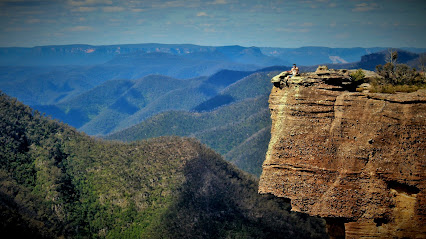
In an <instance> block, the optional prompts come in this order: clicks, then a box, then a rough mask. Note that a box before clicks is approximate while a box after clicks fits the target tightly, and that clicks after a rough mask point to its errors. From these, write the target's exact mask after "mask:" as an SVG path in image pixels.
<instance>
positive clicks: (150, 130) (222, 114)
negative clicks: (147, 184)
mask: <svg viewBox="0 0 426 239" xmlns="http://www.w3.org/2000/svg"><path fill="white" fill-rule="evenodd" d="M265 82H266V83H267V84H269V87H270V83H269V82H268V81H265ZM267 102H268V101H267V96H266V95H263V96H259V97H257V98H252V99H245V100H242V101H240V102H237V103H234V104H231V105H227V106H224V107H220V108H218V109H216V110H214V111H210V112H203V113H190V112H183V111H169V112H165V113H162V114H159V115H156V116H154V117H152V118H149V119H147V120H145V121H144V122H142V123H140V124H137V125H135V126H133V127H130V128H128V129H125V130H123V131H120V132H117V133H114V134H112V135H109V136H107V137H106V139H112V140H122V141H135V140H141V139H148V138H153V137H159V136H167V135H169V136H170V135H177V136H188V137H196V138H197V139H199V140H200V141H201V142H202V143H204V144H206V145H207V146H209V147H211V148H212V149H214V150H215V151H216V152H218V153H221V154H222V155H226V154H227V153H228V152H230V151H232V150H234V149H237V148H239V151H240V152H241V151H243V152H246V155H250V154H251V155H252V157H250V158H245V160H241V159H238V160H237V158H238V157H239V155H237V154H230V155H229V156H226V159H227V160H229V161H231V162H233V161H234V160H236V161H239V163H238V166H239V167H240V168H241V169H243V170H245V171H247V172H250V173H252V174H255V175H257V176H260V172H261V168H262V161H263V159H264V156H265V153H266V150H267V144H268V142H269V138H266V137H262V138H261V141H262V142H261V143H260V145H262V146H257V147H251V146H249V145H250V144H246V140H248V139H249V138H250V137H252V136H253V135H254V134H256V133H257V132H258V131H260V130H262V129H263V128H265V127H270V125H271V119H270V115H269V110H268V103H267ZM252 146H253V145H252ZM253 161H255V163H254V164H255V165H256V166H254V165H253V164H252V162H253Z"/></svg>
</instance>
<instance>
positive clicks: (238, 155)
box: [0, 44, 419, 175]
mask: <svg viewBox="0 0 426 239" xmlns="http://www.w3.org/2000/svg"><path fill="white" fill-rule="evenodd" d="M381 49H384V48H371V49H370V48H369V49H367V48H348V49H332V48H324V47H304V48H297V49H284V48H256V47H249V48H246V47H240V46H225V47H203V46H196V45H162V44H141V45H116V46H88V45H71V46H50V47H49V46H46V47H36V48H25V49H24V48H1V49H0V52H6V53H7V54H8V56H10V57H11V58H10V59H20V58H19V57H17V56H18V55H19V54H20V56H21V57H23V58H22V59H24V58H25V59H27V58H26V57H28V54H29V56H32V58H31V57H30V58H28V59H27V60H26V61H24V60H23V62H21V63H22V64H23V63H25V64H29V65H31V64H33V65H31V66H16V65H15V66H1V67H0V89H1V90H2V91H4V92H6V93H8V94H10V95H12V96H14V97H17V98H18V99H19V100H22V101H23V102H24V103H27V104H30V105H32V106H33V108H35V109H37V110H39V111H41V112H43V113H46V114H47V115H51V116H52V118H54V119H59V120H60V121H63V122H65V123H68V124H69V125H71V126H74V127H76V128H78V129H79V130H81V131H84V132H86V133H88V134H90V135H98V136H106V135H108V134H112V135H110V136H107V137H108V138H109V139H117V140H123V141H132V140H138V139H147V138H150V137H157V136H163V135H180V136H190V137H197V138H198V139H200V140H201V141H202V142H203V143H205V144H207V145H208V146H209V147H211V148H213V149H214V150H216V151H217V152H219V153H221V154H222V155H223V156H224V157H225V159H227V160H229V161H231V162H234V163H235V164H236V165H238V166H239V167H240V168H242V169H244V170H246V171H248V172H250V173H252V174H255V175H259V174H260V172H261V168H260V167H261V161H262V159H263V157H264V154H265V152H266V147H267V143H268V140H269V127H270V122H269V115H268V109H267V96H268V94H269V92H270V89H271V84H270V81H269V79H270V78H271V77H272V76H274V74H278V73H279V72H281V71H283V70H287V69H289V66H274V65H279V64H281V63H286V62H287V60H289V61H291V62H293V61H299V60H300V62H303V61H302V60H303V59H304V61H305V62H310V63H315V64H317V65H318V64H322V63H324V61H326V60H327V59H328V62H330V61H331V60H332V59H334V60H333V61H341V62H342V59H346V60H344V61H347V60H350V59H355V58H357V59H358V61H356V62H349V63H327V65H329V66H330V67H331V68H364V69H369V70H374V68H375V66H376V65H377V64H384V63H385V57H386V53H387V51H386V50H384V51H380V52H375V53H371V54H368V55H362V56H361V54H364V53H365V52H370V51H378V50H381ZM415 50H419V49H415ZM18 53H19V54H18ZM7 54H6V55H7ZM13 54H15V55H14V57H13ZM25 54H27V55H25ZM96 54H97V55H96ZM59 56H61V57H59ZM94 56H97V57H98V58H96V57H94ZM330 56H332V57H331V58H330ZM2 57H3V58H2ZM55 57H56V58H55ZM285 57H287V58H286V59H287V60H285V59H284V58H285ZM351 57H352V58H351ZM358 57H359V58H358ZM0 58H2V59H3V62H5V61H6V60H5V56H4V55H0ZM95 58H96V59H97V60H96V59H95ZM418 58H419V54H417V53H412V52H407V51H401V50H400V51H399V58H398V60H399V62H401V63H408V64H410V65H412V66H415V64H416V62H417V59H418ZM31 59H32V60H31ZM37 59H38V60H37ZM315 59H317V61H316V60H315ZM336 59H337V60H336ZM339 59H340V60H339ZM323 60H324V61H323ZM17 61H19V60H17ZM73 61H75V62H77V63H78V62H79V63H84V62H85V63H87V64H89V63H90V64H94V65H88V66H85V65H77V63H76V64H75V65H66V64H68V63H70V62H73ZM0 62H1V61H0ZM9 62H10V65H13V64H12V63H13V61H12V60H11V61H9ZM67 62H68V63H67ZM54 63H55V64H57V65H55V66H52V64H54ZM95 63H96V64H95ZM275 63H276V64H275ZM37 64H38V65H37ZM62 64H63V65H62ZM262 66H266V68H262ZM300 68H301V70H302V71H310V70H315V68H316V65H312V66H301V67H300ZM160 73H161V74H160ZM262 102H263V103H262ZM132 126H134V127H132ZM129 127H132V128H129ZM242 129H244V130H242ZM239 130H241V131H244V132H245V134H241V133H240V132H239ZM230 132H232V133H230Z"/></svg>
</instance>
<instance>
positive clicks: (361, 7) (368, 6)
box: [352, 2, 378, 12]
mask: <svg viewBox="0 0 426 239" xmlns="http://www.w3.org/2000/svg"><path fill="white" fill-rule="evenodd" d="M377 8H378V5H377V3H374V2H373V3H366V2H363V3H359V4H356V5H355V8H353V9H352V11H353V12H369V11H373V10H375V9H377Z"/></svg>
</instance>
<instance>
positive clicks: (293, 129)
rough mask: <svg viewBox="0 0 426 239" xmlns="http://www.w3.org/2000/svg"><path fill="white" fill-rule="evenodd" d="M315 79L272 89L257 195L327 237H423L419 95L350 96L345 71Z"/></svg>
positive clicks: (423, 115) (424, 115)
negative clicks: (280, 200) (287, 205)
mask: <svg viewBox="0 0 426 239" xmlns="http://www.w3.org/2000/svg"><path fill="white" fill-rule="evenodd" d="M317 73H319V74H315V73H310V74H305V75H302V79H301V80H300V79H298V80H297V81H292V80H291V79H290V80H289V81H288V82H281V84H274V85H275V86H274V87H273V89H272V92H271V94H270V98H269V104H270V111H271V117H272V130H271V140H270V144H269V148H268V152H267V155H266V159H265V162H264V164H263V173H262V176H261V179H260V184H259V192H260V193H272V194H274V195H276V196H277V197H284V198H288V199H290V200H291V205H292V210H293V211H298V212H303V213H307V214H309V215H314V216H320V217H323V218H325V219H326V221H327V223H328V230H329V234H330V236H331V237H336V238H338V237H345V236H346V238H426V221H425V219H426V206H425V203H426V197H425V192H426V191H425V187H426V183H425V168H426V162H425V161H426V156H425V154H426V149H425V148H426V142H425V140H426V139H425V137H426V90H419V91H416V92H413V93H397V94H378V93H360V92H352V91H347V90H346V89H350V88H351V87H348V86H349V85H350V84H351V83H350V79H349V78H348V73H347V72H346V71H330V72H329V73H327V72H325V73H324V72H317ZM339 75H340V76H339ZM339 77H340V78H339ZM345 82H346V83H345Z"/></svg>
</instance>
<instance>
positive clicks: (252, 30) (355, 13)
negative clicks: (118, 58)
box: [0, 0, 426, 48]
mask: <svg viewBox="0 0 426 239" xmlns="http://www.w3.org/2000/svg"><path fill="white" fill-rule="evenodd" d="M425 15H426V0H345V1H344V0H299V1H297V0H293V1H286V0H263V1H261V0H170V1H169V0H142V1H136V0H129V1H116V0H0V46H26V47H31V46H40V45H63V44H77V43H78V44H80V43H83V44H92V45H110V44H129V43H191V44H197V45H213V46H222V45H241V46H271V47H302V46H327V47H375V46H381V47H420V48H426V31H425V29H426V16H425Z"/></svg>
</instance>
